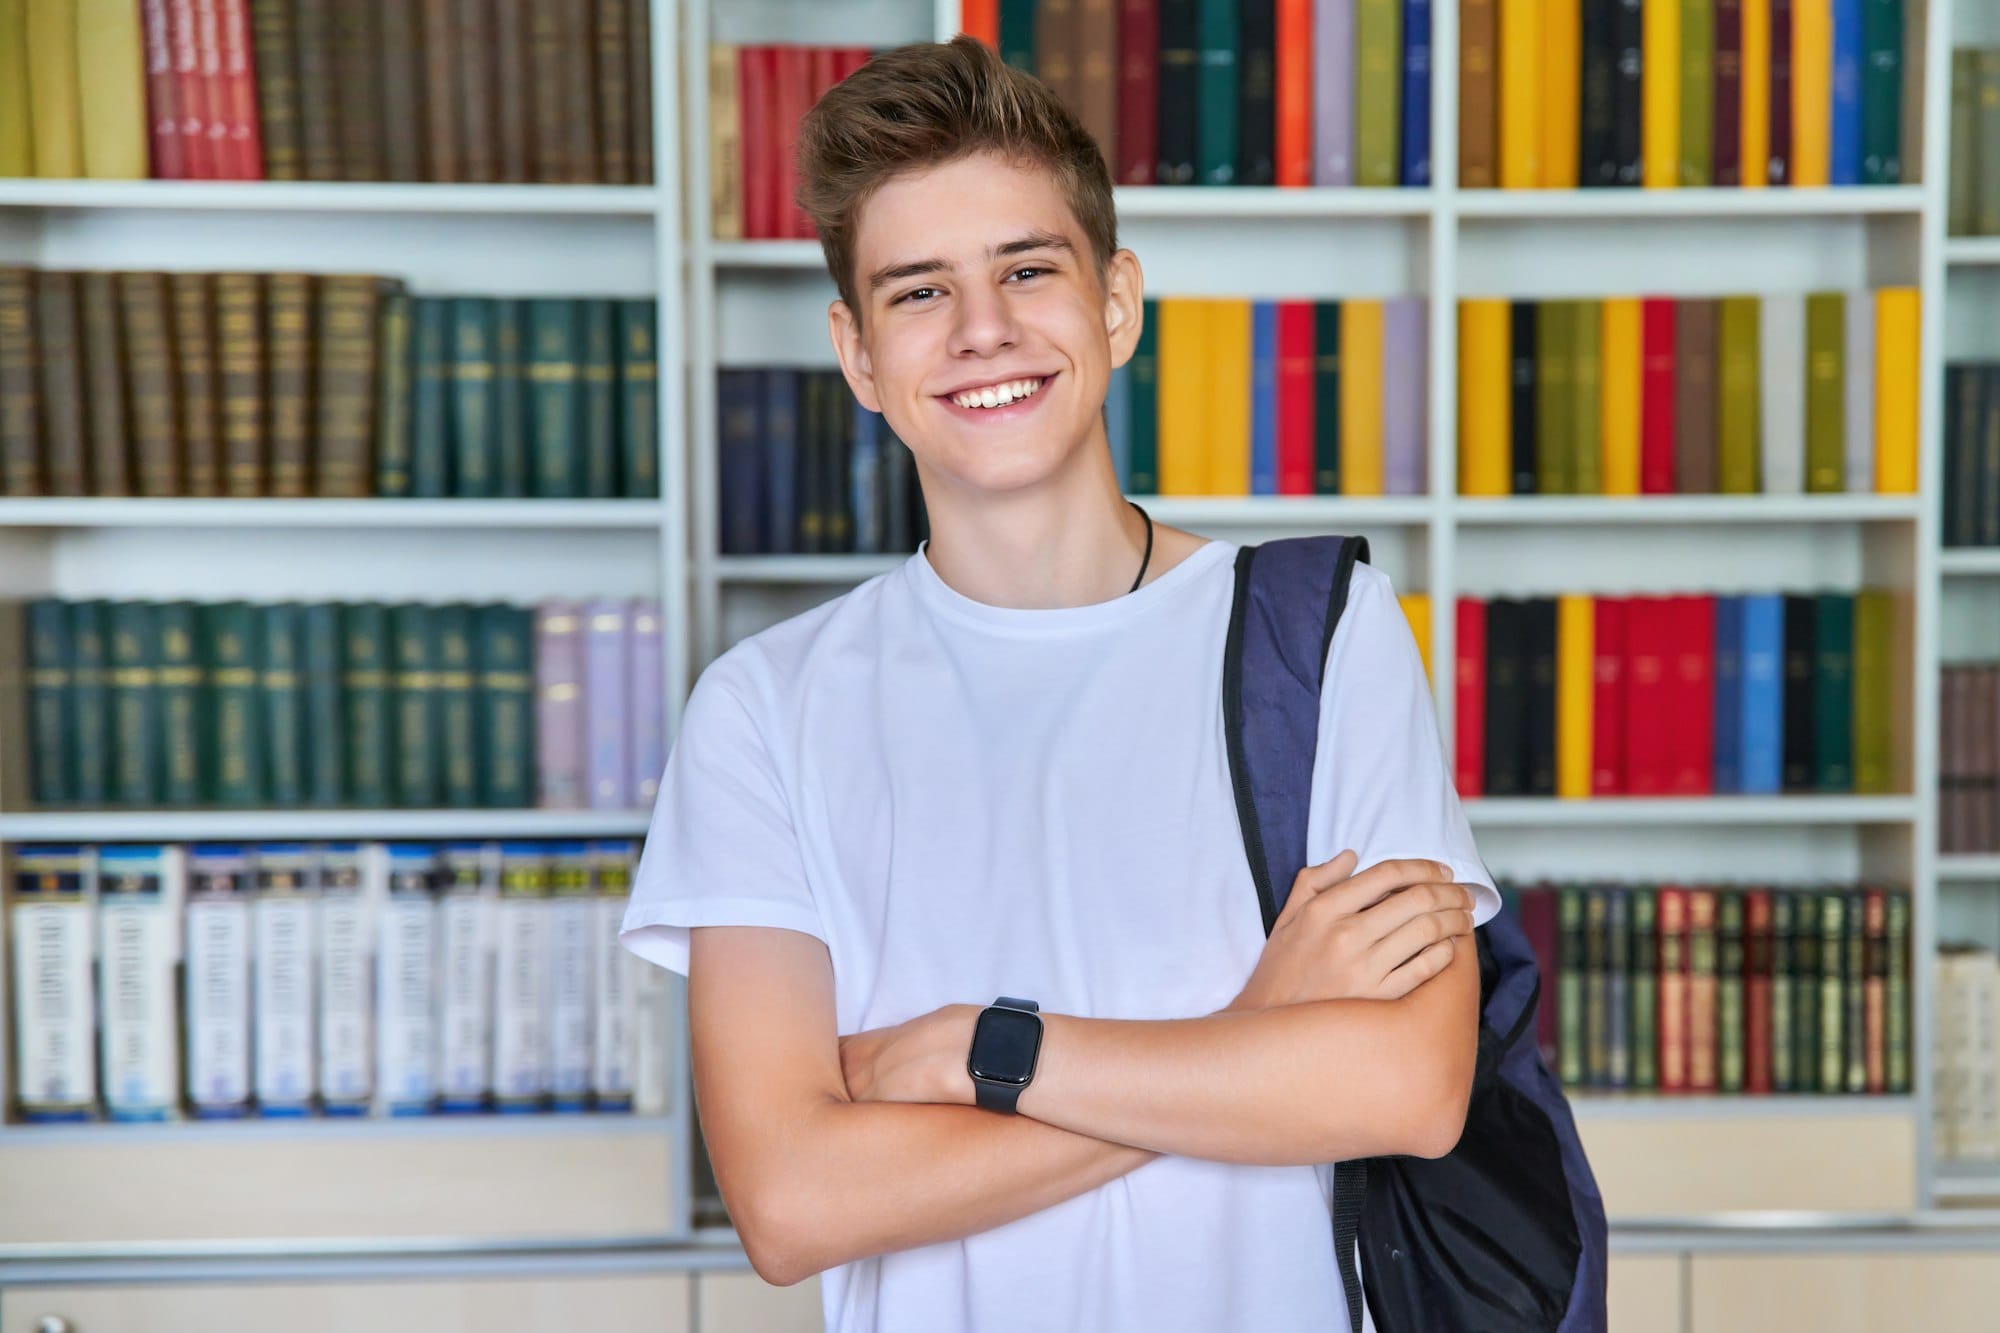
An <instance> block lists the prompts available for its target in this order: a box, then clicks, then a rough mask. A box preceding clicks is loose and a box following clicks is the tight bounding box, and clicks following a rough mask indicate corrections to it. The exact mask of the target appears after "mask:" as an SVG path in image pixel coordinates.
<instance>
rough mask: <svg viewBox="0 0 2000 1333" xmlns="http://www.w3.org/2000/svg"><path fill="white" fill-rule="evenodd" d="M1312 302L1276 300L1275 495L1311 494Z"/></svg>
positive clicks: (1312, 424) (1312, 418) (1312, 425)
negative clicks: (1276, 433)
mask: <svg viewBox="0 0 2000 1333" xmlns="http://www.w3.org/2000/svg"><path fill="white" fill-rule="evenodd" d="M1313 346H1314V344H1313V303H1312V302H1311V301H1280V302H1278V494H1280V495H1311V494H1312V493H1313V429H1314V420H1315V418H1314V415H1313Z"/></svg>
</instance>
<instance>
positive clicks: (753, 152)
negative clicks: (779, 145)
mask: <svg viewBox="0 0 2000 1333" xmlns="http://www.w3.org/2000/svg"><path fill="white" fill-rule="evenodd" d="M775 63H776V53H775V52H774V50H773V49H772V48H771V47H768V46H742V47H738V48H737V50H736V104H737V114H738V116H739V118H740V119H741V121H742V124H741V125H740V126H739V129H740V131H741V133H740V135H739V138H740V139H741V144H740V146H739V152H740V154H741V158H740V160H741V162H742V166H741V168H740V169H741V171H742V172H743V236H744V239H746V240H753V241H763V240H769V239H771V238H772V237H774V236H776V235H777V234H778V231H777V225H776V214H777V209H776V206H775V205H774V203H773V200H774V199H775V198H776V193H777V192H776V186H777V168H776V166H775V164H773V163H772V161H771V154H772V149H773V136H772V134H771V129H770V120H771V96H772V94H771V83H772V80H773V78H774V77H775V73H774V69H775Z"/></svg>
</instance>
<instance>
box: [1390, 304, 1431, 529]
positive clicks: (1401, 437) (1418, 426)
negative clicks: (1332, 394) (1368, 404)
mask: <svg viewBox="0 0 2000 1333" xmlns="http://www.w3.org/2000/svg"><path fill="white" fill-rule="evenodd" d="M1429 322H1430V320H1429V315H1428V312H1427V308H1426V306H1425V304H1424V298H1423V297H1421V296H1395V297H1390V298H1389V299H1387V300H1385V301H1383V302H1382V493H1383V494H1385V495H1422V494H1423V493H1424V471H1425V469H1424V456H1425V453H1426V451H1427V450H1428V448H1429V445H1428V443H1427V440H1428V436H1429V434H1430V432H1429V431H1428V430H1427V429H1426V426H1427V424H1428V422H1429V420H1430V388H1429V383H1430V376H1429V375H1428V374H1426V373H1425V364H1426V362H1427V361H1428V360H1429V356H1430V340H1429V337H1428V329H1427V325H1428V324H1429Z"/></svg>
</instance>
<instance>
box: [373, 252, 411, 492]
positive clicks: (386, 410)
mask: <svg viewBox="0 0 2000 1333" xmlns="http://www.w3.org/2000/svg"><path fill="white" fill-rule="evenodd" d="M410 300H411V298H410V297H409V296H408V295H407V294H405V293H403V292H385V293H384V294H383V296H382V310H381V316H380V318H381V327H380V330H379V333H378V336H379V338H380V340H381V341H380V343H379V344H378V346H377V355H379V356H380V357H381V366H380V370H379V372H378V373H377V375H376V376H375V494H376V495H378V496H386V497H397V498H400V497H402V496H407V495H409V494H411V488H412V486H413V484H414V483H413V480H412V477H411V466H412V461H411V453H410V451H411V434H410V368H411V358H410Z"/></svg>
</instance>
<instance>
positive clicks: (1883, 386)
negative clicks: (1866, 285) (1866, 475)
mask: <svg viewBox="0 0 2000 1333" xmlns="http://www.w3.org/2000/svg"><path fill="white" fill-rule="evenodd" d="M1917 296H1918V293H1917V289H1916V288H1915V287H1881V288H1877V289H1876V292H1875V366H1874V375H1875V490H1876V492H1877V493H1878V494H1882V495H1914V494H1916V490H1917V374H1918V358H1917V351H1918V344H1919V343H1921V342H1922V340H1923V335H1922V332H1921V330H1920V329H1919V328H1918V313H1919V312H1918V303H1917ZM1847 373H1848V374H1850V375H1866V374H1868V373H1869V367H1867V366H1849V367H1848V368H1847Z"/></svg>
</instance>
